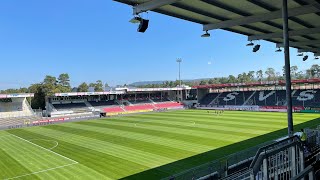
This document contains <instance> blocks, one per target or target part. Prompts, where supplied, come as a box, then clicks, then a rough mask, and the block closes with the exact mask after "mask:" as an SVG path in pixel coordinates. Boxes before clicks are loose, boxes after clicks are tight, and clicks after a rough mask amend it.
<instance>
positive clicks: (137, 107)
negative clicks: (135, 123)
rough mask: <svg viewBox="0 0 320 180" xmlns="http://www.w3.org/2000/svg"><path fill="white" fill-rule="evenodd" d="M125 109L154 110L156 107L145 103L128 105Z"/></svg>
mask: <svg viewBox="0 0 320 180" xmlns="http://www.w3.org/2000/svg"><path fill="white" fill-rule="evenodd" d="M125 109H126V110H127V111H141V110H152V109H154V107H153V106H152V105H151V104H144V105H134V106H126V107H125Z"/></svg>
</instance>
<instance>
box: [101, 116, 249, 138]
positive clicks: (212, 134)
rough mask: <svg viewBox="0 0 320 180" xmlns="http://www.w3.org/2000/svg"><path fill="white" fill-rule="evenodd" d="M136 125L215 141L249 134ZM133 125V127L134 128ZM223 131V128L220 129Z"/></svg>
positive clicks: (116, 122)
mask: <svg viewBox="0 0 320 180" xmlns="http://www.w3.org/2000/svg"><path fill="white" fill-rule="evenodd" d="M97 122H98V123H101V121H97ZM108 125H118V126H122V127H134V126H135V123H134V122H123V121H108ZM136 127H138V128H141V129H149V130H158V131H162V132H165V133H170V132H175V133H177V134H181V135H185V136H187V135H189V136H190V135H191V136H195V137H198V138H206V139H211V141H217V142H231V143H232V142H235V141H241V140H244V139H246V138H248V137H249V136H246V137H244V136H240V135H239V134H238V133H237V132H235V133H233V134H230V133H228V132H226V133H223V134H222V133H216V132H214V131H212V132H203V131H201V130H197V129H188V128H187V129H183V128H182V127H174V126H173V125H172V126H164V125H163V126H159V125H150V124H139V125H137V126H136ZM136 127H135V128H136ZM222 131H223V130H222Z"/></svg>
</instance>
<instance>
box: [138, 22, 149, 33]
mask: <svg viewBox="0 0 320 180" xmlns="http://www.w3.org/2000/svg"><path fill="white" fill-rule="evenodd" d="M148 26H149V20H146V19H142V20H141V21H140V24H139V28H138V32H141V33H144V32H146V30H147V29H148Z"/></svg>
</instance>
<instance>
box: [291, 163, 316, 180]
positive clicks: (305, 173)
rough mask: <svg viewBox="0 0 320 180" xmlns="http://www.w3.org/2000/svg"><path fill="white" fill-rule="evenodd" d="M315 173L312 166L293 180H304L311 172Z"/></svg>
mask: <svg viewBox="0 0 320 180" xmlns="http://www.w3.org/2000/svg"><path fill="white" fill-rule="evenodd" d="M312 171H313V166H312V165H310V166H308V167H306V168H305V169H304V170H303V171H301V172H300V173H299V174H298V175H296V176H295V177H293V178H292V179H291V180H300V179H303V178H304V177H305V176H306V175H307V174H309V173H310V172H312Z"/></svg>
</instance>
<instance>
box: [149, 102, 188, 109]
mask: <svg viewBox="0 0 320 180" xmlns="http://www.w3.org/2000/svg"><path fill="white" fill-rule="evenodd" d="M155 106H156V108H158V109H169V108H172V109H178V108H183V105H182V104H181V103H177V102H169V103H160V104H155Z"/></svg>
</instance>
